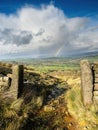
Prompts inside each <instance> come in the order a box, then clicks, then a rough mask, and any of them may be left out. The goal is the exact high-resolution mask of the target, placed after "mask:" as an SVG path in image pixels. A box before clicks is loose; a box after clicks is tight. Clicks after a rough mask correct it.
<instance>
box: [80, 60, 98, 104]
mask: <svg viewBox="0 0 98 130" xmlns="http://www.w3.org/2000/svg"><path fill="white" fill-rule="evenodd" d="M80 67H81V87H82V88H81V90H82V99H83V104H84V106H86V105H90V104H92V103H97V104H98V62H94V63H92V64H90V63H89V62H88V60H82V61H81V62H80Z"/></svg>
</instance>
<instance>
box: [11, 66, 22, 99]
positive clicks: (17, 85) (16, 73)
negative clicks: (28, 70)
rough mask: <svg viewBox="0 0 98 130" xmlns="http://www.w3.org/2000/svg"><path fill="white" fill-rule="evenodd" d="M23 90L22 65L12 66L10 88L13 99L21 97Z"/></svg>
mask: <svg viewBox="0 0 98 130" xmlns="http://www.w3.org/2000/svg"><path fill="white" fill-rule="evenodd" d="M22 90H23V65H13V67H12V83H11V87H10V91H11V93H13V97H14V98H15V99H17V98H18V97H20V96H21V93H22Z"/></svg>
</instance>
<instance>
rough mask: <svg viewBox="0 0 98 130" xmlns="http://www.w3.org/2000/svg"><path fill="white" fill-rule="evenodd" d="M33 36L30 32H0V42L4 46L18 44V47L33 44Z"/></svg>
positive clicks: (10, 30) (6, 30)
mask: <svg viewBox="0 0 98 130" xmlns="http://www.w3.org/2000/svg"><path fill="white" fill-rule="evenodd" d="M32 39H33V36H32V34H31V33H30V32H28V31H20V30H13V29H4V30H0V41H2V43H3V44H16V45H17V46H21V45H26V44H29V43H30V42H31V40H32Z"/></svg>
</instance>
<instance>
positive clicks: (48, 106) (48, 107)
mask: <svg viewBox="0 0 98 130" xmlns="http://www.w3.org/2000/svg"><path fill="white" fill-rule="evenodd" d="M54 110H55V108H54V107H53V106H50V105H47V106H44V111H45V112H51V111H54Z"/></svg>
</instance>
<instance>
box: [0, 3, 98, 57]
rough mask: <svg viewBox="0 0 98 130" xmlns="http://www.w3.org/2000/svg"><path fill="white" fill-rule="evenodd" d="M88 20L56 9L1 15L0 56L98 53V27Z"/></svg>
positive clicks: (42, 8)
mask: <svg viewBox="0 0 98 130" xmlns="http://www.w3.org/2000/svg"><path fill="white" fill-rule="evenodd" d="M90 21H92V20H90V19H88V18H86V17H74V18H68V17H66V15H65V14H64V13H63V11H62V10H60V9H58V8H57V7H54V6H53V5H48V6H45V5H43V6H41V8H34V7H30V6H27V7H23V8H21V9H20V10H18V11H17V13H16V14H11V15H9V16H6V15H5V14H0V23H1V24H0V54H1V55H2V54H7V53H22V52H23V53H24V54H26V55H27V54H28V55H29V53H30V55H31V54H32V57H33V55H34V54H35V55H52V56H57V55H65V56H66V55H69V54H71V53H73V54H77V53H79V52H86V51H96V50H97V49H98V45H97V44H98V27H96V26H94V25H93V27H91V26H90Z"/></svg>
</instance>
